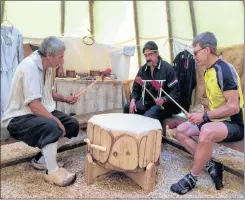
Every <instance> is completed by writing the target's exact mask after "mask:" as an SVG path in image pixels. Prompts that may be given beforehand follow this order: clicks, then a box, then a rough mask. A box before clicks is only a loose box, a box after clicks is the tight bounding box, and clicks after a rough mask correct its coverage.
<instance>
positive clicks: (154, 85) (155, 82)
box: [151, 80, 189, 116]
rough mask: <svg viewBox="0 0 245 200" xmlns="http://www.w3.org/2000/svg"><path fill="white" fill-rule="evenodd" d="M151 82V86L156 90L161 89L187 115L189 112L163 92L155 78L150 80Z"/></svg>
mask: <svg viewBox="0 0 245 200" xmlns="http://www.w3.org/2000/svg"><path fill="white" fill-rule="evenodd" d="M151 84H152V85H153V87H154V88H155V89H156V90H162V91H163V92H164V93H165V94H166V95H167V96H168V97H169V98H170V99H171V100H172V101H173V102H174V103H175V104H176V105H177V106H178V107H179V108H180V109H181V110H182V111H183V112H184V113H185V115H186V116H187V115H188V114H189V113H188V112H187V111H186V110H185V109H184V108H182V107H181V105H179V104H178V103H177V102H176V101H175V100H174V99H173V98H172V97H171V96H170V95H169V94H168V93H167V92H165V91H164V90H163V89H162V86H161V84H160V83H158V82H157V81H156V80H153V81H151Z"/></svg>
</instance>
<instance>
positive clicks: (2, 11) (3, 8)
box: [1, 1, 5, 23]
mask: <svg viewBox="0 0 245 200" xmlns="http://www.w3.org/2000/svg"><path fill="white" fill-rule="evenodd" d="M4 11H5V1H1V23H2V22H3V18H4V13H5V12H4Z"/></svg>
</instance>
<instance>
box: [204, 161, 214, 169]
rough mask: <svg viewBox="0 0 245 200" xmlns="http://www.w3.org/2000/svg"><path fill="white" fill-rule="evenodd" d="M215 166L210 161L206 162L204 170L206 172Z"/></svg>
mask: <svg viewBox="0 0 245 200" xmlns="http://www.w3.org/2000/svg"><path fill="white" fill-rule="evenodd" d="M214 165H215V163H214V162H213V161H212V160H211V159H209V160H208V162H207V163H206V165H205V168H206V170H207V171H208V170H209V169H210V168H211V167H213V166H214Z"/></svg>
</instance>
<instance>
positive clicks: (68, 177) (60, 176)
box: [44, 167, 76, 187]
mask: <svg viewBox="0 0 245 200" xmlns="http://www.w3.org/2000/svg"><path fill="white" fill-rule="evenodd" d="M47 173H48V172H46V174H45V175H44V180H45V181H46V182H48V183H51V184H54V185H57V186H60V187H65V186H68V185H71V184H73V183H74V182H75V180H76V174H75V173H71V172H69V171H67V170H66V169H64V168H63V167H61V168H59V169H57V170H56V171H55V172H54V173H53V174H47Z"/></svg>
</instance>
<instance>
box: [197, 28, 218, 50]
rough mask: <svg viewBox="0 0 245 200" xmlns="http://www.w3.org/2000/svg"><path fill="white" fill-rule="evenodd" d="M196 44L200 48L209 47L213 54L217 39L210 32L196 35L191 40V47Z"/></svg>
mask: <svg viewBox="0 0 245 200" xmlns="http://www.w3.org/2000/svg"><path fill="white" fill-rule="evenodd" d="M197 44H199V45H200V47H201V48H205V47H209V48H211V49H212V51H213V52H216V49H217V39H216V37H215V35H214V34H213V33H211V32H204V33H200V34H199V35H197V36H196V38H195V39H194V40H193V42H192V45H193V46H194V47H195V46H196V45H197Z"/></svg>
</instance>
